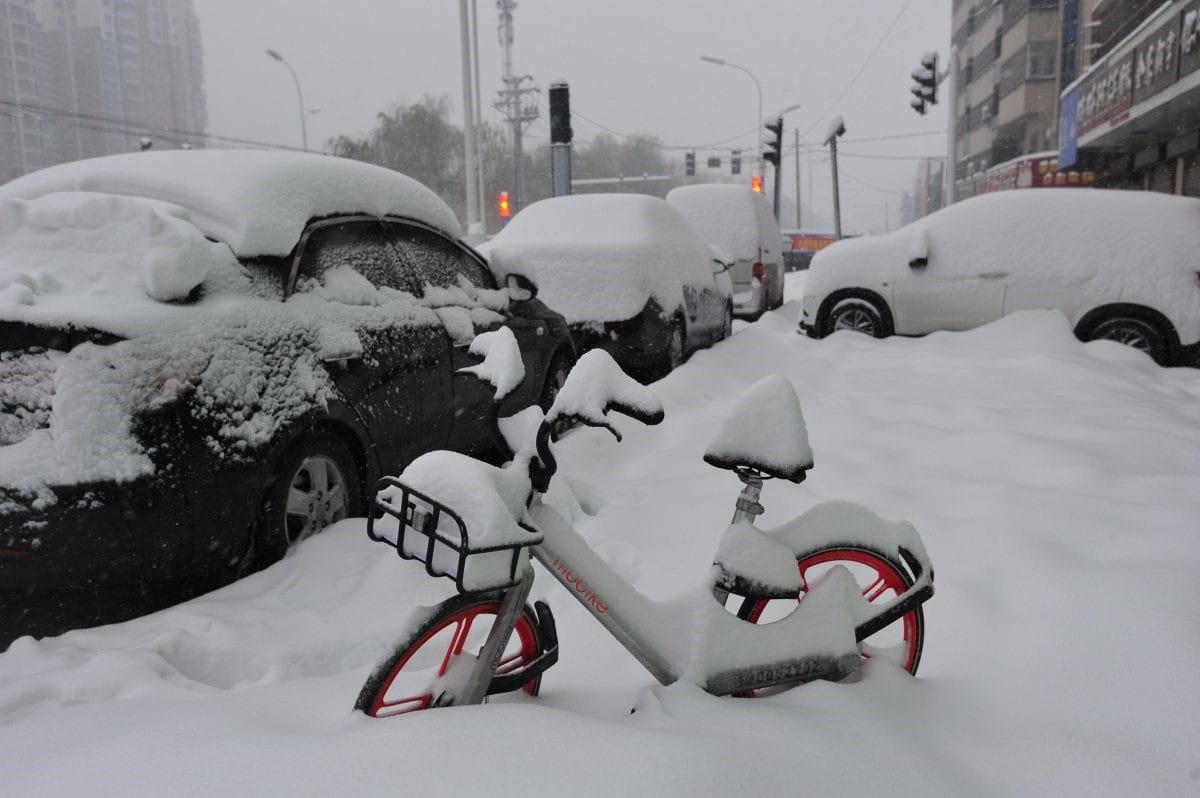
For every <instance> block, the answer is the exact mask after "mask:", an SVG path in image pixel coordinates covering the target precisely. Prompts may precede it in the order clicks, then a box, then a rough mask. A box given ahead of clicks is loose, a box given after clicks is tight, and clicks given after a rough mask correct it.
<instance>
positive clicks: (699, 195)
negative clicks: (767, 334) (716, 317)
mask: <svg viewBox="0 0 1200 798" xmlns="http://www.w3.org/2000/svg"><path fill="white" fill-rule="evenodd" d="M667 202H669V203H671V204H672V205H674V206H675V208H676V209H677V210H678V211H679V212H680V213H681V214H682V215H683V217H684V218H685V219H687V220H688V222H690V223H691V225H692V227H695V228H696V230H697V231H698V232H699V233H700V235H701V236H703V237H704V238H705V239H706V240H707V241H708V242H709V243H710V244H713V245H714V246H716V247H717V248H718V249H720V250H721V251H723V252H724V253H725V254H726V255H728V256H729V259H730V261H731V262H732V266H730V269H729V275H730V277H731V278H732V280H733V314H734V315H735V316H737V317H739V318H746V319H757V318H758V317H759V316H761V315H762V314H763V313H764V312H766V311H768V310H771V309H773V308H777V307H779V306H780V305H782V304H783V251H782V250H783V248H782V239H781V234H780V232H779V223H778V222H777V221H776V220H775V215H774V214H773V213H772V212H771V205H770V203H769V202H768V201H767V198H766V197H764V196H763V195H762V194H759V193H758V192H756V191H754V190H753V189H751V188H749V187H747V186H741V185H732V184H723V183H705V184H700V185H692V186H680V187H679V188H675V189H672V190H671V191H670V193H668V194H667Z"/></svg>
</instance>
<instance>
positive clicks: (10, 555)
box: [0, 549, 33, 560]
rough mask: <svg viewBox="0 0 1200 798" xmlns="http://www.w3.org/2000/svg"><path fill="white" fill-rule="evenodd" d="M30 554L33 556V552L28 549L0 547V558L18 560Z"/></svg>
mask: <svg viewBox="0 0 1200 798" xmlns="http://www.w3.org/2000/svg"><path fill="white" fill-rule="evenodd" d="M31 556H33V552H32V551H29V550H28V549H0V560H6V559H10V560H19V559H21V558H23V557H31Z"/></svg>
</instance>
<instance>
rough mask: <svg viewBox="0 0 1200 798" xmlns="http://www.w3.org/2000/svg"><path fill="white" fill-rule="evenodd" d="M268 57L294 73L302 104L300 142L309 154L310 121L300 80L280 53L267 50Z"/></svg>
mask: <svg viewBox="0 0 1200 798" xmlns="http://www.w3.org/2000/svg"><path fill="white" fill-rule="evenodd" d="M267 55H269V56H271V57H272V58H274V59H275V60H276V61H278V62H279V63H281V64H283V65H284V66H285V67H287V68H288V72H291V73H292V80H293V81H294V82H295V83H296V99H297V100H299V102H300V140H301V141H302V142H303V144H304V151H305V152H308V121H307V120H306V119H305V118H304V95H303V94H302V93H301V92H300V78H298V77H296V70H294V69H292V65H291V64H289V63H288V62H287V61H285V60H283V56H281V55H280V54H279V53H277V52H275V51H274V50H272V49H270V48H267Z"/></svg>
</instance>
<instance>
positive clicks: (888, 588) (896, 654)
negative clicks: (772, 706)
mask: <svg viewBox="0 0 1200 798" xmlns="http://www.w3.org/2000/svg"><path fill="white" fill-rule="evenodd" d="M796 565H797V566H798V567H799V569H800V578H801V580H802V583H803V585H804V587H802V588H801V590H800V596H799V598H798V600H799V601H803V600H804V594H805V592H807V589H808V586H809V585H812V584H816V582H818V581H820V579H821V578H822V577H823V576H824V575H825V574H826V573H828V572H829V571H830V569H832V568H834V567H836V566H839V565H840V566H843V567H845V568H846V569H847V570H849V571H850V573H851V574H853V575H854V578H855V579H856V580H857V581H858V584H859V587H860V588H861V589H862V594H863V598H865V599H866V600H867V601H868V602H870V603H872V604H878V603H883V602H887V601H891V600H892V599H894V598H895V597H896V596H898V595H900V594H901V593H903V592H904V591H905V590H907V589H908V588H909V587H911V586H912V584H913V580H912V577H911V576H910V575H909V572H908V569H906V568H905V567H904V566H903V565H901V564H900V563H899V562H897V561H896V559H895V558H894V557H892V556H890V555H887V554H884V553H883V552H880V551H876V550H874V549H871V548H868V547H865V546H849V545H846V546H837V545H834V546H829V547H827V548H824V549H820V550H818V551H815V552H811V553H809V554H806V555H804V556H803V557H801V558H800V559H798V560H797V561H796ZM794 606H795V604H794V602H792V601H791V600H790V599H775V600H770V599H765V600H764V599H749V598H748V599H746V600H745V601H743V602H742V605H741V607H739V608H738V617H739V618H741V619H743V620H747V621H750V622H751V623H766V622H768V621H773V620H777V619H779V618H781V617H783V616H784V615H786V614H787V613H789V612H791V611H792V609H793V607H794ZM924 644H925V613H924V612H923V611H922V609H921V607H920V606H919V605H918V606H917V607H915V608H914V609H912V610H911V611H910V612H907V613H905V614H904V615H903V616H901V617H900V618H899V619H898V620H896V621H895V622H894V623H891V624H889V625H888V626H886V627H884V628H883V629H880V630H879V631H878V632H876V633H875V634H873V635H871V636H870V637H868V638H866V639H865V640H863V641H861V651H862V656H863V660H864V661H865V660H867V659H871V658H873V657H881V658H885V659H888V660H890V661H892V662H895V663H896V664H898V665H899V666H900V667H902V668H904V669H905V670H906V671H908V672H909V673H912V674H915V673H916V672H917V666H919V665H920V664H921V650H922V648H923V647H924ZM856 673H857V671H856ZM755 694H756V695H762V694H764V693H762V692H761V691H760V692H758V693H755Z"/></svg>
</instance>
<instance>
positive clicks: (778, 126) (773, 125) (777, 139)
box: [763, 116, 783, 169]
mask: <svg viewBox="0 0 1200 798" xmlns="http://www.w3.org/2000/svg"><path fill="white" fill-rule="evenodd" d="M764 127H766V129H767V130H769V131H771V133H773V134H774V139H773V140H772V139H767V140H766V141H764V142H763V145H764V149H763V160H764V161H766V162H768V163H771V164H774V165H775V168H776V169H778V168H779V159H780V157H781V155H782V153H783V117H782V116H777V117H775V121H774V122H768V123H767V124H766V125H765V126H764Z"/></svg>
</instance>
